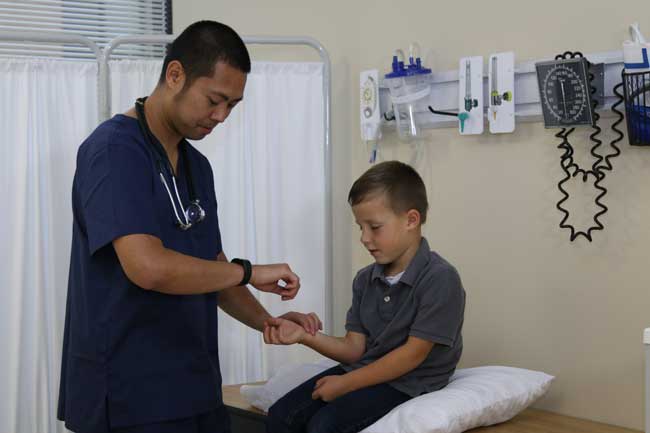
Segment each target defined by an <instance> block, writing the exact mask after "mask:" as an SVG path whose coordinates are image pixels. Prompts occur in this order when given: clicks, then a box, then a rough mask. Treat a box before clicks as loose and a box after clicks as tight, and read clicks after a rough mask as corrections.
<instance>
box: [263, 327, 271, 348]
mask: <svg viewBox="0 0 650 433" xmlns="http://www.w3.org/2000/svg"><path fill="white" fill-rule="evenodd" d="M262 335H263V336H264V343H266V344H271V327H270V326H268V325H264V330H263V331H262Z"/></svg>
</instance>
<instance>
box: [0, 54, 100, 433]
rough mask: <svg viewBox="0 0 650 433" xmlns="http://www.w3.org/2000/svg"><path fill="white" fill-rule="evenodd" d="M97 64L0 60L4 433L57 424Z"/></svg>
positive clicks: (0, 416)
mask: <svg viewBox="0 0 650 433" xmlns="http://www.w3.org/2000/svg"><path fill="white" fill-rule="evenodd" d="M96 75H97V68H96V66H95V65H94V64H92V63H80V62H63V61H52V60H25V59H20V60H18V59H16V60H8V59H3V60H2V61H0V95H2V97H0V137H1V140H0V164H1V168H0V194H1V195H0V196H1V197H2V203H3V209H4V211H3V212H2V220H1V224H0V243H1V244H2V248H1V249H0V287H2V292H1V293H2V298H1V299H0V329H2V332H1V333H0V347H2V349H3V352H4V353H3V355H2V356H1V357H0V389H2V391H3V394H2V396H1V400H0V431H2V432H16V433H23V432H25V433H33V432H62V431H64V428H63V427H62V426H61V425H60V423H58V422H57V421H56V404H57V397H58V385H59V373H60V366H61V345H62V335H63V323H64V316H65V314H64V313H65V296H66V291H67V281H68V264H69V256H70V241H71V236H72V210H71V204H70V190H71V187H72V176H73V174H74V168H75V157H76V152H77V147H78V146H79V144H80V143H81V141H82V140H83V139H84V137H85V136H86V135H87V134H88V133H89V132H90V131H92V129H93V128H94V126H95V125H96V124H97V104H96V101H97V92H96V82H97V81H96Z"/></svg>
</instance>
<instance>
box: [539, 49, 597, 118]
mask: <svg viewBox="0 0 650 433" xmlns="http://www.w3.org/2000/svg"><path fill="white" fill-rule="evenodd" d="M535 66H536V68H537V81H538V84H539V93H540V99H541V105H542V113H543V114H544V124H545V126H546V127H547V128H548V127H568V126H576V125H591V124H592V123H593V108H592V103H591V87H590V83H589V76H588V64H587V60H586V59H584V58H575V59H563V60H554V61H551V62H541V63H537V64H536V65H535Z"/></svg>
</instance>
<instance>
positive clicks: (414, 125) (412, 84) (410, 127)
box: [384, 43, 431, 141]
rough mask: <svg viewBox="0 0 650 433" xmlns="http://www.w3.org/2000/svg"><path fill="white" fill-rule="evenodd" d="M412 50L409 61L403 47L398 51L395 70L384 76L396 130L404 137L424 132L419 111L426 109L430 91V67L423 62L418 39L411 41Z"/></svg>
mask: <svg viewBox="0 0 650 433" xmlns="http://www.w3.org/2000/svg"><path fill="white" fill-rule="evenodd" d="M409 51H410V52H409V63H408V64H406V65H405V62H404V53H403V52H402V50H396V51H395V54H394V55H393V64H392V71H391V72H389V73H388V74H386V75H385V78H384V82H385V84H386V85H387V86H388V88H389V90H390V97H391V101H392V103H393V113H394V114H395V123H396V124H397V133H398V134H399V137H400V138H401V139H402V140H404V141H410V140H411V139H413V138H417V137H419V136H420V135H421V130H420V126H419V124H418V121H417V119H416V113H417V112H418V111H426V109H427V104H426V102H427V97H428V96H429V93H430V92H431V69H427V68H425V67H423V66H422V62H421V60H420V47H419V46H418V45H417V44H416V43H414V44H411V47H410V50H409Z"/></svg>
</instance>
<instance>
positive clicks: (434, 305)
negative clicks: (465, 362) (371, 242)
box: [342, 238, 465, 397]
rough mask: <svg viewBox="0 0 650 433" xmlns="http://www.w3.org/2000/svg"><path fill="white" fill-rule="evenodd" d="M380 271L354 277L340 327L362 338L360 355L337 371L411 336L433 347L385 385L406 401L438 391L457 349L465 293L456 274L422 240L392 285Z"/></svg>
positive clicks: (372, 358) (456, 358) (363, 362)
mask: <svg viewBox="0 0 650 433" xmlns="http://www.w3.org/2000/svg"><path fill="white" fill-rule="evenodd" d="M383 270H384V266H383V265H379V264H376V263H375V264H372V265H370V266H367V267H365V268H363V269H361V270H360V271H359V272H358V273H357V275H356V277H355V278H354V282H353V286H352V306H351V307H350V310H349V311H348V314H347V320H346V324H345V329H347V330H348V331H352V332H358V333H361V334H365V335H366V351H365V353H364V354H363V356H362V357H361V359H360V360H359V361H357V362H355V363H354V364H343V365H342V367H343V369H344V370H346V371H352V370H355V369H358V368H361V367H363V366H365V365H368V364H370V363H371V362H373V361H376V360H377V359H379V358H381V357H382V356H384V355H386V354H387V353H389V352H391V351H392V350H394V349H397V348H398V347H400V346H402V345H403V344H404V343H406V340H407V339H408V337H409V336H411V335H412V336H414V337H418V338H421V339H423V340H428V341H431V342H433V343H435V344H434V345H433V348H432V349H431V352H429V355H428V356H427V358H426V359H425V360H424V361H423V362H422V363H421V364H420V365H419V366H418V367H416V368H415V369H414V370H412V371H410V372H408V373H406V374H405V375H403V376H401V377H399V378H397V379H395V380H393V381H391V382H389V385H391V386H392V387H394V388H395V389H397V390H399V391H402V392H404V393H406V394H408V395H410V396H412V397H415V396H418V395H420V394H422V393H425V392H430V391H435V390H438V389H441V388H443V387H444V386H446V385H447V383H448V382H449V378H450V377H451V375H452V374H453V373H454V370H455V369H456V364H458V361H459V359H460V355H461V352H462V350H463V338H462V336H461V329H462V327H463V315H464V312H465V290H464V289H463V285H462V283H461V281H460V277H459V275H458V272H457V271H456V269H455V268H454V267H453V266H452V265H450V264H449V263H448V262H447V261H446V260H445V259H443V258H442V257H440V256H439V255H438V254H437V253H435V252H433V251H430V250H429V243H428V242H427V240H426V239H425V238H422V240H421V242H420V247H419V249H418V251H417V253H416V254H415V256H414V257H413V259H412V260H411V263H409V265H408V266H407V268H406V270H405V271H404V274H403V275H402V277H401V278H400V280H399V282H398V283H396V284H395V285H392V286H391V285H390V284H389V283H388V282H387V281H386V278H385V277H384V272H383Z"/></svg>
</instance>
